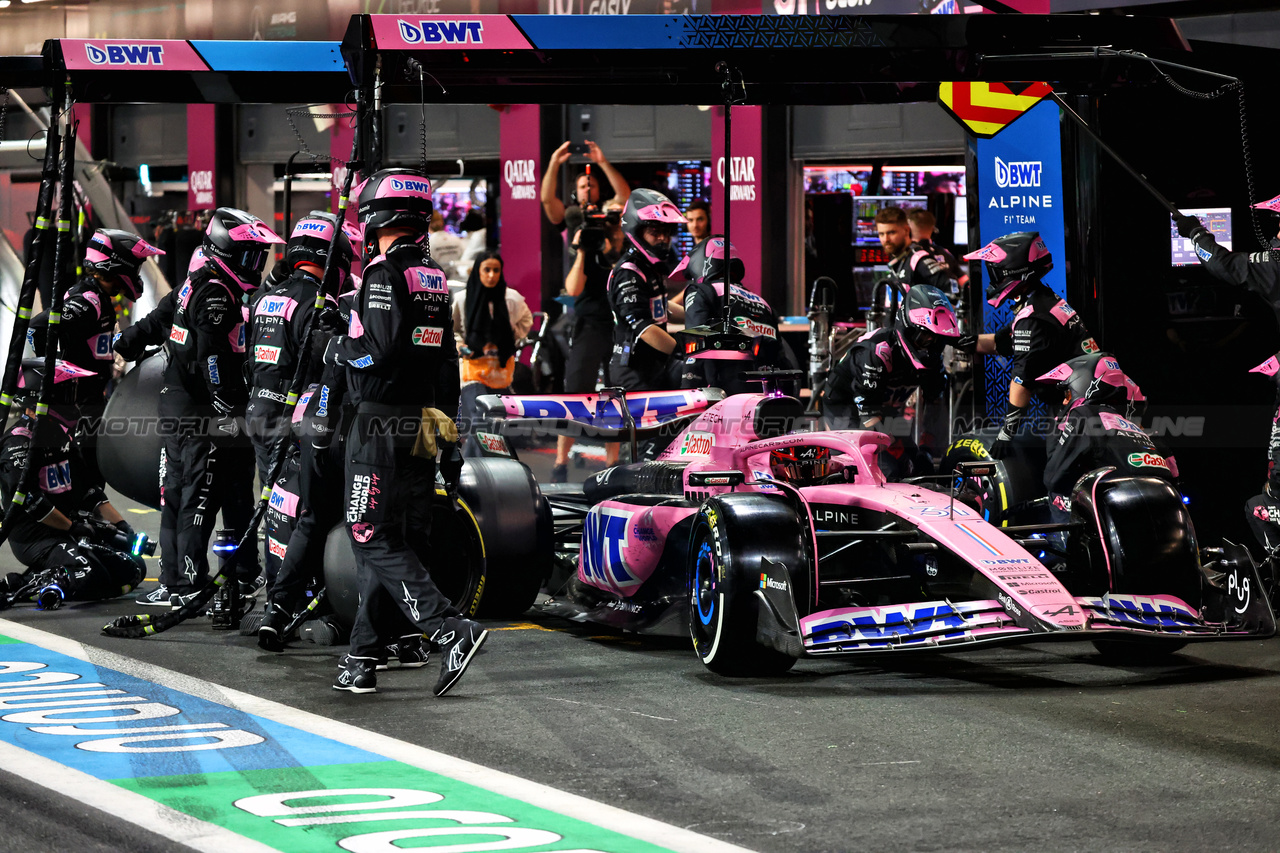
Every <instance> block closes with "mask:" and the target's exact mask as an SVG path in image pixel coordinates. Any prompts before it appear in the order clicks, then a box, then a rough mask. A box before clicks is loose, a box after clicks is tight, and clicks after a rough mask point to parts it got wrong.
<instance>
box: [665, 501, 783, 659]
mask: <svg viewBox="0 0 1280 853" xmlns="http://www.w3.org/2000/svg"><path fill="white" fill-rule="evenodd" d="M803 531H804V527H803V525H802V524H801V522H800V520H799V518H798V517H797V515H796V513H795V511H794V510H792V509H791V507H790V506H788V505H787V504H785V503H783V502H782V501H779V500H776V499H772V498H767V497H762V496H760V495H740V496H727V497H725V498H713V499H712V500H710V501H708V502H707V503H706V504H704V505H703V507H702V509H701V510H699V512H698V515H697V516H696V517H695V519H694V523H693V530H692V534H691V538H690V549H689V633H690V635H691V637H692V639H693V647H694V651H695V652H696V653H697V655H698V658H699V659H700V660H701V661H702V663H703V665H704V666H706V667H707V669H709V670H711V671H712V672H715V673H717V674H719V675H727V676H770V675H781V674H783V673H785V672H786V671H787V670H789V669H791V667H792V666H794V665H795V662H796V659H795V658H794V657H792V656H791V655H788V654H784V653H783V652H780V651H778V650H777V649H774V648H772V647H770V646H766V645H763V644H761V643H760V642H758V640H757V639H756V623H757V620H758V618H759V608H760V607H761V606H767V605H764V604H763V603H762V602H760V601H758V600H757V598H756V596H755V590H757V589H759V588H760V586H761V580H760V578H761V567H762V566H771V565H772V566H778V567H787V568H789V569H790V568H792V567H798V566H799V567H807V564H808V552H807V549H805V548H804V545H803V539H802V534H803ZM765 561H768V562H767V563H766V562H765ZM802 573H804V570H803V569H802V571H801V572H800V573H797V572H795V571H792V572H791V574H790V576H791V577H795V576H796V575H797V574H802ZM792 586H793V587H794V583H793V584H792ZM793 592H794V594H796V595H803V592H802V591H801V590H794V589H793Z"/></svg>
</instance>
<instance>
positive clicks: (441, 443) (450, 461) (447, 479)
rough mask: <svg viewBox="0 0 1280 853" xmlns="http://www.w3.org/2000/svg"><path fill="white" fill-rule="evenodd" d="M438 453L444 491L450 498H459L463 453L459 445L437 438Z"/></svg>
mask: <svg viewBox="0 0 1280 853" xmlns="http://www.w3.org/2000/svg"><path fill="white" fill-rule="evenodd" d="M436 452H437V454H438V455H437V457H436V459H437V460H438V463H437V464H439V466H440V476H441V477H442V478H444V489H445V491H446V492H448V493H449V496H450V497H457V494H458V481H459V480H460V479H462V453H460V452H459V450H458V443H457V442H456V441H445V440H444V439H442V438H437V439H436Z"/></svg>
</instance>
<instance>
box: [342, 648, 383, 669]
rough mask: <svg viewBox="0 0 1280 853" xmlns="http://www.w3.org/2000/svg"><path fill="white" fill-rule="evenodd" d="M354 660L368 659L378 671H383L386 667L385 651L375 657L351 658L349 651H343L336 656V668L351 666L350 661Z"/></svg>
mask: <svg viewBox="0 0 1280 853" xmlns="http://www.w3.org/2000/svg"><path fill="white" fill-rule="evenodd" d="M354 661H369V662H371V663H372V664H373V665H374V666H373V668H374V669H376V670H377V671H378V672H384V671H386V668H387V658H386V653H385V652H383V654H382V655H379V656H378V657H376V658H353V657H352V656H351V653H350V652H345V653H343V655H342V657H340V658H338V669H347V668H348V667H350V666H351V664H352V662H354Z"/></svg>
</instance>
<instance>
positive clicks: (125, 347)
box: [111, 329, 143, 361]
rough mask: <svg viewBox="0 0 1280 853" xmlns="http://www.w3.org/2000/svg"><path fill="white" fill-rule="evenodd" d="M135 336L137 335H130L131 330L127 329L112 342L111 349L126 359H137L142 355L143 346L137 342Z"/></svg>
mask: <svg viewBox="0 0 1280 853" xmlns="http://www.w3.org/2000/svg"><path fill="white" fill-rule="evenodd" d="M134 337H136V336H134V335H130V334H129V330H128V329H125V330H124V331H123V332H121V333H120V334H119V335H118V336H117V337H116V339H115V341H114V342H113V343H112V344H111V349H113V350H115V352H116V353H117V354H118V355H119V356H120V357H121V358H123V359H124V360H125V361H137V360H138V359H139V357H140V356H141V355H142V350H143V346H142V345H140V344H139V343H137V342H136V341H135V340H134Z"/></svg>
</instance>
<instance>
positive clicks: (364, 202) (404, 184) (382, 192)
mask: <svg viewBox="0 0 1280 853" xmlns="http://www.w3.org/2000/svg"><path fill="white" fill-rule="evenodd" d="M356 196H357V199H358V202H357V204H358V206H357V209H356V219H357V220H359V222H360V224H361V225H362V226H364V231H363V234H364V236H365V237H371V236H372V232H373V231H374V230H376V229H378V228H391V227H393V226H395V227H398V228H413V229H414V230H416V231H426V230H427V226H428V225H430V224H431V211H432V205H431V181H429V180H428V179H426V178H424V177H423V176H422V175H420V174H419V173H417V172H415V171H414V170H413V169H382V170H381V171H378V172H374V173H373V174H372V175H370V176H369V178H368V179H367V180H366V181H365V182H364V183H363V184H361V185H360V190H359V192H358V193H357V194H356Z"/></svg>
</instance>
